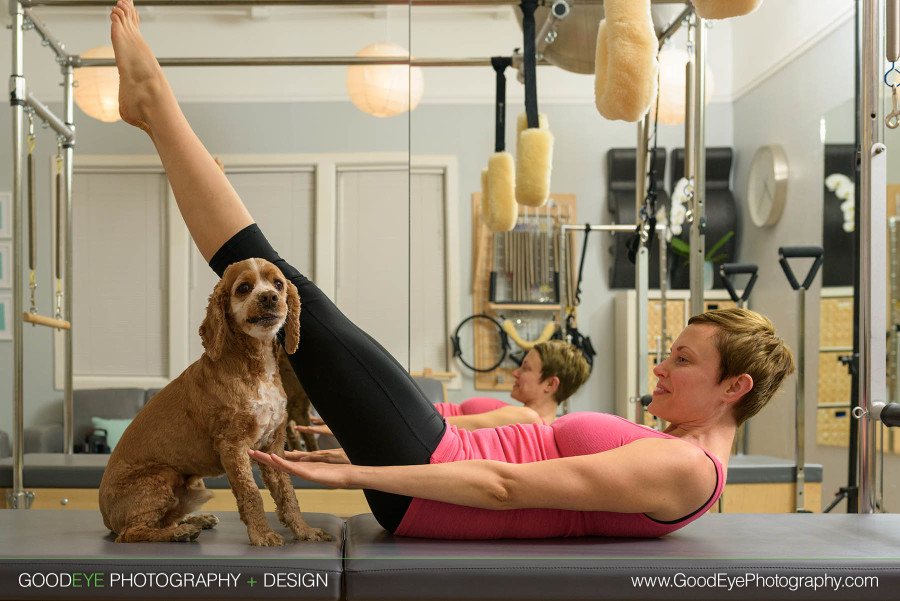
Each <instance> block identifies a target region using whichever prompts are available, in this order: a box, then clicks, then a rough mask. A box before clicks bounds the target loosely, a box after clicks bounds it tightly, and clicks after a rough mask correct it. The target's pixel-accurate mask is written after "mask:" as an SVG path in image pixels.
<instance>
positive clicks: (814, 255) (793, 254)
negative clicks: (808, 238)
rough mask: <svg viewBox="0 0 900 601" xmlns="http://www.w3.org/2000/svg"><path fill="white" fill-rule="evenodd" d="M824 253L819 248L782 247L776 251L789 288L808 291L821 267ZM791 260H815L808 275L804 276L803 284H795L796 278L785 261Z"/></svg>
mask: <svg viewBox="0 0 900 601" xmlns="http://www.w3.org/2000/svg"><path fill="white" fill-rule="evenodd" d="M824 252H825V251H824V249H823V248H822V247H821V246H782V247H781V248H779V249H778V257H779V259H778V262H779V263H781V268H782V269H783V270H784V275H785V276H786V277H787V280H788V283H789V284H790V285H791V288H793V289H794V290H800V288H803V289H804V290H809V287H810V286H811V285H812V282H813V280H814V279H815V277H816V273H817V272H818V271H819V267H821V266H822V255H823V253H824ZM791 258H801V259H802V258H807V259H815V261H813V264H812V267H810V268H809V273H808V274H807V275H806V279H805V280H804V281H803V284H800V283H798V282H797V278H795V277H794V272H793V270H791V266H790V265H788V261H787V260H788V259H791Z"/></svg>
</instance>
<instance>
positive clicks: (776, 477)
mask: <svg viewBox="0 0 900 601" xmlns="http://www.w3.org/2000/svg"><path fill="white" fill-rule="evenodd" d="M795 465H797V464H796V463H794V461H792V460H790V459H781V458H780V457H766V456H765V455H732V456H731V457H729V458H728V484H759V483H762V482H794V480H795V478H796V473H795V472H796V469H794V466H795ZM804 476H805V478H806V481H807V482H821V481H822V466H821V465H818V464H813V463H807V464H806V472H805V474H804Z"/></svg>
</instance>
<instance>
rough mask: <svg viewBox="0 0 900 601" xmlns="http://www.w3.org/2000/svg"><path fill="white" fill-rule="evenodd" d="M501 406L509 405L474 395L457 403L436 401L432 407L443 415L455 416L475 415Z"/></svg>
mask: <svg viewBox="0 0 900 601" xmlns="http://www.w3.org/2000/svg"><path fill="white" fill-rule="evenodd" d="M502 407H509V404H508V403H504V402H503V401H498V400H497V399H491V398H488V397H474V398H471V399H467V400H465V401H463V402H462V403H460V404H459V405H457V404H456V403H437V404H436V405H435V406H434V408H435V409H437V410H438V413H440V414H441V415H442V416H444V417H456V416H457V415H475V414H477V413H487V412H488V411H494V410H496V409H500V408H502Z"/></svg>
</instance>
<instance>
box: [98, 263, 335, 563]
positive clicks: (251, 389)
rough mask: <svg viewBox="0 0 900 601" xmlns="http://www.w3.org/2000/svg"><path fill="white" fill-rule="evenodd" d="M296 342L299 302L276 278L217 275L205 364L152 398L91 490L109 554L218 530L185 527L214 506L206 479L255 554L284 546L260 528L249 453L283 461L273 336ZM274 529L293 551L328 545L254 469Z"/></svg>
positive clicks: (237, 267) (290, 347) (255, 269)
mask: <svg viewBox="0 0 900 601" xmlns="http://www.w3.org/2000/svg"><path fill="white" fill-rule="evenodd" d="M282 326H284V329H285V348H286V349H287V351H288V352H289V353H293V352H294V351H296V349H297V344H298V343H299V341H300V298H299V296H298V294H297V289H296V288H295V287H294V285H293V284H291V283H290V282H289V281H287V280H286V279H285V277H284V276H283V275H282V274H281V271H279V270H278V268H277V267H275V266H274V265H272V264H271V263H269V262H268V261H265V260H263V259H247V260H246V261H241V262H240V263H235V264H233V265H231V266H229V267H228V269H226V270H225V275H224V276H223V277H222V279H221V280H220V281H219V283H218V284H217V285H216V288H215V290H214V291H213V293H212V295H211V296H210V297H209V306H208V307H207V312H206V319H204V320H203V324H202V325H201V326H200V337H201V339H202V340H203V347H204V349H205V352H204V353H203V356H201V357H200V359H199V360H197V361H196V362H195V363H193V364H192V365H191V366H189V367H188V368H187V369H186V370H185V371H184V373H182V374H181V375H180V376H178V377H177V378H176V379H175V380H173V381H172V382H171V383H170V384H169V385H168V386H166V387H165V388H163V389H162V390H161V391H160V392H158V393H157V394H156V395H154V396H153V398H151V399H150V401H148V402H147V405H146V406H144V408H143V409H142V410H141V411H140V413H138V415H137V417H135V418H134V421H132V423H131V424H130V425H129V426H128V428H127V429H126V430H125V433H124V434H123V435H122V438H121V439H120V440H119V442H118V444H117V445H116V447H115V449H114V450H113V453H112V455H111V456H110V458H109V464H108V465H107V468H106V471H105V472H104V474H103V481H102V482H101V484H100V511H101V513H102V514H103V523H104V524H105V525H106V527H107V528H109V529H110V530H112V531H113V532H115V533H116V534H117V535H118V538H116V542H144V541H188V540H194V539H196V538H197V536H198V535H199V533H200V530H201V529H204V528H211V527H213V526H214V525H215V524H217V523H218V519H217V518H216V517H215V516H214V515H211V514H195V515H188V514H190V513H191V512H192V511H195V510H197V509H199V508H200V506H201V505H202V504H203V503H205V502H206V501H207V500H209V499H210V498H211V497H212V494H211V493H210V492H209V491H207V490H206V488H205V487H204V485H203V480H202V479H203V478H208V477H216V476H220V475H221V474H222V473H225V474H227V476H228V480H229V482H230V483H231V490H232V492H233V493H234V496H235V498H236V499H237V506H238V509H239V510H240V515H241V520H243V521H244V523H245V524H246V525H247V532H248V534H249V535H250V542H251V543H252V544H254V545H264V546H272V545H282V544H284V539H283V538H282V537H281V536H280V535H279V534H277V533H276V532H275V531H273V530H272V528H271V527H270V526H269V524H268V522H267V521H266V515H265V512H264V510H263V502H262V496H261V495H260V492H259V489H258V488H257V486H256V483H255V482H254V480H253V474H252V471H251V467H250V466H251V463H250V458H249V456H248V455H247V450H248V449H258V450H261V451H264V452H266V453H278V454H279V455H283V453H284V441H285V423H286V421H287V413H286V411H285V393H284V390H283V388H282V385H281V378H280V376H279V374H278V362H277V358H276V357H277V355H276V351H277V347H278V340H277V339H276V334H277V333H278V331H279V330H280V329H281V327H282ZM259 467H260V472H261V473H262V478H263V481H264V482H265V484H266V487H267V488H268V489H269V492H271V493H272V497H273V498H274V499H275V503H276V506H277V512H276V513H277V516H278V520H279V521H280V522H281V523H282V524H284V525H285V526H287V527H288V528H290V529H291V531H292V532H293V533H294V535H295V537H296V538H298V539H301V540H311V541H322V540H330V538H331V537H330V536H329V535H328V534H327V533H325V532H324V531H322V530H320V529H318V528H312V527H310V526H309V525H307V523H306V522H305V521H304V520H303V518H302V517H301V516H300V507H299V505H298V504H297V497H296V495H295V493H294V489H293V487H292V486H291V482H290V479H289V478H288V476H287V474H285V473H283V472H281V471H279V470H275V469H272V468H270V467H267V466H265V465H260V466H259Z"/></svg>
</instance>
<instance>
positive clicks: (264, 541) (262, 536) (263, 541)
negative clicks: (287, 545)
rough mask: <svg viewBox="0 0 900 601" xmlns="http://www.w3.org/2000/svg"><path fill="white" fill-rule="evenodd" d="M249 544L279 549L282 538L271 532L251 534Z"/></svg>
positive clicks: (282, 541) (282, 542)
mask: <svg viewBox="0 0 900 601" xmlns="http://www.w3.org/2000/svg"><path fill="white" fill-rule="evenodd" d="M250 544H251V545H253V546H256V547H280V546H282V545H283V544H284V538H283V537H282V536H281V535H280V534H278V533H277V532H275V531H273V530H269V531H268V532H265V531H263V532H251V533H250Z"/></svg>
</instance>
